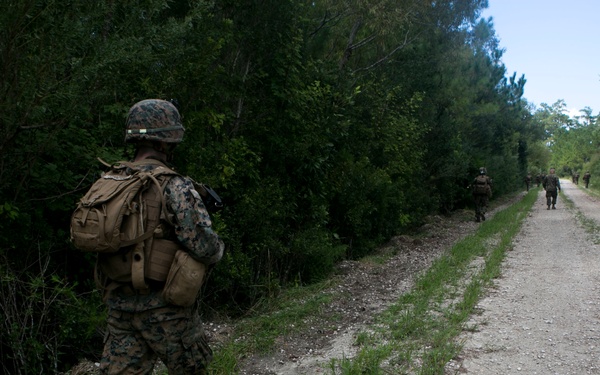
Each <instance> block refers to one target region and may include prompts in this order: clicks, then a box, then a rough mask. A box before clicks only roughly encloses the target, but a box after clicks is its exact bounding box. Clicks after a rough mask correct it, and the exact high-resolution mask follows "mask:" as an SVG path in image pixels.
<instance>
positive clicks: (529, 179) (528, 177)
mask: <svg viewBox="0 0 600 375" xmlns="http://www.w3.org/2000/svg"><path fill="white" fill-rule="evenodd" d="M523 180H524V181H525V187H527V191H529V185H531V174H530V173H527V176H525V178H524V179H523Z"/></svg>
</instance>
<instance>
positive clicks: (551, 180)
mask: <svg viewBox="0 0 600 375" xmlns="http://www.w3.org/2000/svg"><path fill="white" fill-rule="evenodd" d="M542 186H543V187H544V190H546V191H556V190H557V189H558V190H560V180H559V179H558V176H556V175H555V174H549V175H547V176H546V177H545V178H544V183H543V184H542Z"/></svg>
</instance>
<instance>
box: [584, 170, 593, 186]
mask: <svg viewBox="0 0 600 375" xmlns="http://www.w3.org/2000/svg"><path fill="white" fill-rule="evenodd" d="M591 176H592V175H591V174H590V171H587V172H585V173H584V174H583V182H585V188H586V189H587V188H588V186H589V184H590V177H591Z"/></svg>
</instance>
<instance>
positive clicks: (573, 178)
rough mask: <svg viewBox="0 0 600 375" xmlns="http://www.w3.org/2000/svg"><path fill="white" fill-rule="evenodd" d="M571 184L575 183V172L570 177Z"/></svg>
mask: <svg viewBox="0 0 600 375" xmlns="http://www.w3.org/2000/svg"><path fill="white" fill-rule="evenodd" d="M571 182H573V183H575V172H573V174H572V175H571Z"/></svg>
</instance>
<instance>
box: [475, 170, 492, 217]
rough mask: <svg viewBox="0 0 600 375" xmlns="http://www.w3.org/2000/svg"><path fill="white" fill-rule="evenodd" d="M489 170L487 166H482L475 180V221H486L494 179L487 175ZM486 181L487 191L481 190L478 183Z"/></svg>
mask: <svg viewBox="0 0 600 375" xmlns="http://www.w3.org/2000/svg"><path fill="white" fill-rule="evenodd" d="M486 173H487V171H486V170H485V168H483V167H482V168H480V172H479V174H480V175H479V176H477V177H475V179H474V180H473V184H472V188H473V200H474V201H475V221H477V222H479V221H481V220H484V221H485V214H486V212H487V206H488V203H489V199H490V196H491V195H492V179H491V178H490V177H489V176H487V175H486ZM482 180H483V181H485V185H486V187H487V189H486V190H485V192H479V191H478V190H477V185H480V184H481V181H482Z"/></svg>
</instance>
